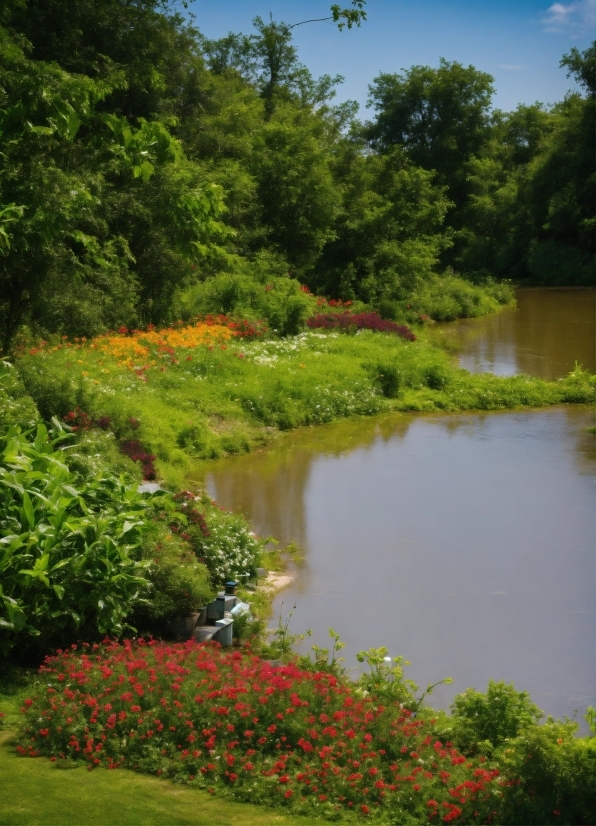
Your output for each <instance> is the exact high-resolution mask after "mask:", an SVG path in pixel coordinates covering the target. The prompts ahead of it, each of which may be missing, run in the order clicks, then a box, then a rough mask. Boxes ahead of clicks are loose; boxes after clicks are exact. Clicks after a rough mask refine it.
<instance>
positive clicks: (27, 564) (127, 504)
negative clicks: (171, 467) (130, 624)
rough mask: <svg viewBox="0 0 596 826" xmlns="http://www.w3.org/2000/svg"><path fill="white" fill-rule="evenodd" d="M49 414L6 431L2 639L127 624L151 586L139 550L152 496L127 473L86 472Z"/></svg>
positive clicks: (53, 637) (1, 497) (55, 637)
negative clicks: (27, 428) (50, 424)
mask: <svg viewBox="0 0 596 826" xmlns="http://www.w3.org/2000/svg"><path fill="white" fill-rule="evenodd" d="M67 439H69V436H68V435H67V434H65V433H64V432H63V431H61V429H60V428H58V427H55V429H54V431H53V432H52V433H51V434H50V433H49V432H48V430H47V429H46V427H45V426H44V425H43V424H40V425H38V427H37V430H36V431H35V433H33V434H27V433H25V434H23V433H20V431H19V430H18V429H17V428H11V429H10V430H9V431H8V434H7V435H6V436H4V437H3V438H2V439H1V440H0V445H2V453H1V454H0V479H1V480H2V485H1V487H0V533H1V536H2V540H1V544H0V548H1V549H2V550H1V551H0V574H1V581H2V586H1V589H0V647H1V649H2V651H3V653H4V654H7V653H8V652H9V651H10V650H11V649H12V648H13V647H14V646H15V645H16V644H17V642H18V643H19V644H20V645H23V644H25V643H26V642H27V641H29V642H30V641H31V638H33V637H37V638H38V640H39V647H40V648H45V649H46V650H47V647H48V646H50V645H52V644H56V643H58V644H60V642H62V640H64V639H69V640H70V639H72V636H73V635H74V634H75V632H78V633H85V634H90V635H97V634H120V633H122V631H123V629H124V628H125V627H126V623H125V618H126V616H127V615H128V614H129V613H130V611H131V610H132V607H133V605H134V604H135V603H136V601H137V600H138V599H139V596H140V595H141V594H142V593H143V592H146V591H147V580H146V577H145V570H146V568H147V563H145V562H142V561H139V560H137V559H135V558H134V552H135V551H136V550H137V549H138V547H139V545H140V542H141V540H142V537H143V533H144V532H145V530H146V520H145V514H146V509H147V504H146V503H145V502H144V501H143V498H142V497H141V496H140V495H139V494H138V493H137V492H136V485H133V486H132V487H131V486H127V484H126V483H125V482H124V481H123V479H118V478H114V476H113V475H110V476H97V477H94V478H92V479H90V480H89V481H82V480H81V479H80V478H77V477H76V476H75V475H74V474H73V473H72V472H71V471H69V469H68V467H67V466H66V464H65V462H64V451H63V450H62V449H60V445H61V444H62V443H63V442H64V441H65V440H67Z"/></svg>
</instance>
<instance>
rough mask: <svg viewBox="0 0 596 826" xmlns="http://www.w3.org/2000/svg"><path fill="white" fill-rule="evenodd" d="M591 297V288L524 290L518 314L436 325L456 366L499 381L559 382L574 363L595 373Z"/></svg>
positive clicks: (595, 330) (595, 334)
mask: <svg viewBox="0 0 596 826" xmlns="http://www.w3.org/2000/svg"><path fill="white" fill-rule="evenodd" d="M594 302H595V293H594V290H593V289H591V288H580V289H576V288H569V289H543V288H540V289H524V290H518V291H517V309H515V310H509V309H507V310H504V311H503V312H502V313H499V314H497V315H494V316H489V317H488V318H469V319H463V320H461V321H458V322H455V323H450V324H444V325H440V326H439V328H438V331H439V332H440V334H441V335H442V336H444V337H445V338H446V339H447V340H448V341H449V343H450V345H451V346H452V347H453V348H454V349H455V350H457V352H458V353H459V363H460V365H461V367H464V368H465V369H466V370H470V371H471V372H473V373H482V372H491V373H496V374H497V375H499V376H511V375H514V374H516V373H528V374H529V375H531V376H538V377H539V378H543V379H549V380H552V379H558V378H561V376H564V375H566V374H567V373H569V371H570V370H573V368H574V366H575V362H576V361H577V362H578V363H579V364H581V365H582V366H583V367H584V368H585V369H587V370H590V371H591V372H594V371H596V328H595V321H594V319H595V303H594Z"/></svg>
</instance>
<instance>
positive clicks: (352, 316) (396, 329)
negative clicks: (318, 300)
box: [306, 311, 416, 341]
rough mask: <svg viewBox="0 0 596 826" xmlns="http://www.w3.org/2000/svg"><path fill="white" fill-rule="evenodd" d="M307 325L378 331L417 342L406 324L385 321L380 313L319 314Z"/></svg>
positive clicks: (309, 320) (310, 319) (333, 328)
mask: <svg viewBox="0 0 596 826" xmlns="http://www.w3.org/2000/svg"><path fill="white" fill-rule="evenodd" d="M306 323H307V325H308V326H309V327H312V328H318V329H324V330H351V329H356V330H376V331H377V332H379V333H394V334H395V335H398V336H401V338H404V339H406V341H415V340H416V336H415V335H414V333H413V332H412V331H411V330H410V328H409V327H406V326H405V324H396V323H395V321H388V320H386V319H383V318H381V316H380V315H379V314H378V313H351V312H349V311H345V312H335V313H319V314H318V315H315V316H313V317H312V318H309V319H308V320H307V322H306Z"/></svg>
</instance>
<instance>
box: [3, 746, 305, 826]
mask: <svg viewBox="0 0 596 826" xmlns="http://www.w3.org/2000/svg"><path fill="white" fill-rule="evenodd" d="M13 737H14V735H13V733H12V732H10V731H8V732H3V733H2V732H0V826H58V824H59V825H60V826H71V824H72V826H78V825H79V824H84V826H95V824H97V826H109V824H118V826H128V824H130V826H141V824H151V826H158V825H159V824H164V826H166V824H167V826H174V824H176V826H178V824H179V825H180V826H185V824H188V826H203V825H204V826H232V824H233V825H234V826H253V824H255V825H256V824H258V826H306V822H307V821H306V820H305V819H304V818H302V817H296V816H290V815H284V814H281V813H277V812H275V811H270V810H267V809H264V808H261V807H258V806H251V805H249V804H245V803H230V802H229V801H226V800H221V799H219V798H215V797H212V796H211V795H209V794H207V793H206V792H201V791H199V790H196V789H189V788H188V787H184V786H178V785H175V784H174V783H169V782H167V781H162V780H158V779H157V778H151V777H145V776H143V775H140V774H136V773H134V772H131V771H126V770H124V769H119V770H117V771H111V772H109V771H107V770H106V769H96V770H94V771H91V772H90V771H88V770H87V769H86V768H85V767H83V766H81V767H79V768H75V769H69V770H64V769H62V770H60V769H57V768H56V767H55V765H54V764H53V763H51V762H50V761H49V760H46V759H45V758H40V757H38V758H35V759H31V758H27V757H19V756H17V755H16V754H15V752H14V749H13V747H12V742H11V741H12V739H13Z"/></svg>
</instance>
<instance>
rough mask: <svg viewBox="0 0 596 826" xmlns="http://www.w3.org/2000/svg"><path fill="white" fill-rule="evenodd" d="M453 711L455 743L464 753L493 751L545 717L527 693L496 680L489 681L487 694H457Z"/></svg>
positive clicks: (468, 692) (469, 690)
mask: <svg viewBox="0 0 596 826" xmlns="http://www.w3.org/2000/svg"><path fill="white" fill-rule="evenodd" d="M451 712H452V715H453V723H454V730H453V740H454V742H455V743H456V744H457V746H458V748H460V749H462V751H463V752H464V753H465V754H476V753H477V752H478V751H482V752H483V753H486V752H487V750H488V751H492V750H494V749H495V748H497V747H498V746H500V745H501V744H502V743H503V741H504V740H507V739H508V738H511V737H517V735H518V734H519V733H520V731H521V730H522V729H524V728H525V727H526V726H529V725H532V724H534V723H537V722H538V720H540V718H541V717H543V716H544V715H543V713H542V712H541V711H540V709H539V708H538V707H537V706H535V705H534V703H533V702H532V701H531V699H530V695H529V694H528V692H527V691H516V690H515V688H514V686H513V685H507V684H505V683H503V682H500V683H495V682H493V680H489V681H488V689H487V691H486V694H482V693H481V692H480V691H476V690H475V689H473V688H468V689H467V691H465V692H464V693H463V694H458V695H457V697H456V698H455V699H454V701H453V703H452V705H451Z"/></svg>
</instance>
